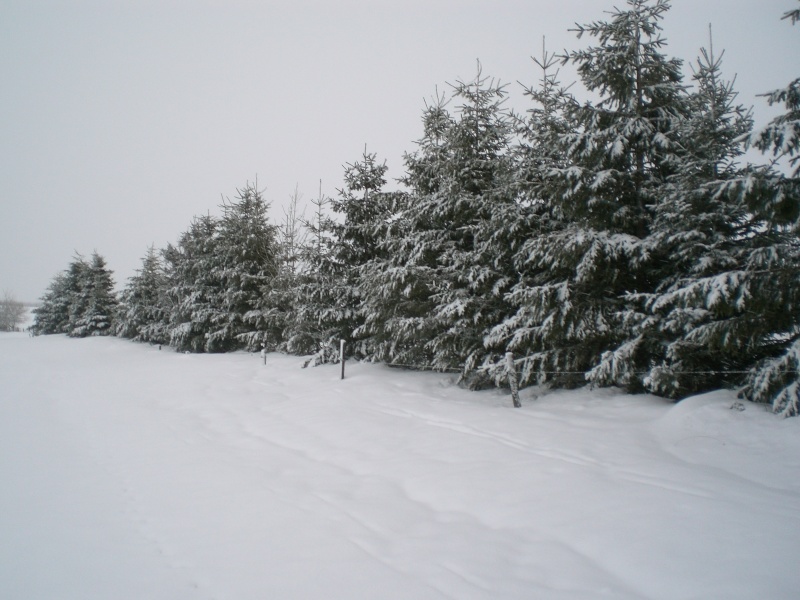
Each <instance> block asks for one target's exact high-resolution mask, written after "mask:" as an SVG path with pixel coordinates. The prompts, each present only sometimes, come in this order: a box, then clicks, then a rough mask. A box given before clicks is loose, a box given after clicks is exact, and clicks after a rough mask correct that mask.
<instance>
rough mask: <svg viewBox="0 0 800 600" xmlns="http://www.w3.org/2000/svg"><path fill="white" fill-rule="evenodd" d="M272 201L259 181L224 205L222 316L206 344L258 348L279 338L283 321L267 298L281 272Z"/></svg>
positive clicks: (219, 271) (221, 229) (219, 274)
mask: <svg viewBox="0 0 800 600" xmlns="http://www.w3.org/2000/svg"><path fill="white" fill-rule="evenodd" d="M268 209H269V205H268V204H267V202H266V201H265V200H264V197H263V194H262V193H261V191H259V190H258V189H257V187H256V184H253V185H251V184H248V185H247V186H245V188H244V189H241V190H237V196H236V199H235V200H234V201H233V202H226V203H224V204H223V205H222V212H223V215H222V219H221V221H220V226H219V229H218V232H217V237H218V240H217V247H216V253H217V257H218V259H219V264H218V265H217V266H216V268H215V271H216V273H217V277H218V280H219V284H220V286H221V297H220V300H221V303H220V305H219V308H220V312H221V315H220V318H219V319H218V320H214V327H213V330H212V331H211V332H210V334H209V336H208V342H207V347H206V350H207V351H209V352H219V351H222V352H225V351H228V350H233V349H236V348H245V349H247V350H251V351H252V350H256V349H260V348H261V345H262V343H263V344H266V345H268V346H269V347H273V348H274V347H276V346H277V345H278V344H279V343H280V342H281V337H282V331H283V322H282V320H280V319H278V320H277V321H276V320H274V319H273V318H272V315H273V312H272V311H271V309H272V308H273V307H270V306H267V305H266V304H265V302H264V301H263V299H264V296H265V294H267V293H268V290H269V289H270V288H271V286H272V285H273V284H274V280H275V278H276V277H277V276H278V274H279V270H280V264H279V258H280V257H279V249H278V246H277V243H278V242H277V239H276V228H275V226H273V225H271V224H270V223H269V220H268V218H267V211H268Z"/></svg>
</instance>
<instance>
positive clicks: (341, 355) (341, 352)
mask: <svg viewBox="0 0 800 600" xmlns="http://www.w3.org/2000/svg"><path fill="white" fill-rule="evenodd" d="M339 361H341V363H342V377H341V379H344V340H339Z"/></svg>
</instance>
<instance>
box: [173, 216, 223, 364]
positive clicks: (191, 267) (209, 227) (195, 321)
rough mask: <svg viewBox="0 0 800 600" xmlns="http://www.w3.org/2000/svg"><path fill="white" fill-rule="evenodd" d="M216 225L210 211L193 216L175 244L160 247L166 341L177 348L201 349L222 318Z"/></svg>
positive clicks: (182, 350)
mask: <svg viewBox="0 0 800 600" xmlns="http://www.w3.org/2000/svg"><path fill="white" fill-rule="evenodd" d="M217 227H218V222H217V220H216V219H215V218H213V217H212V216H211V215H204V216H201V217H195V219H194V220H193V221H192V224H191V225H190V226H189V229H188V230H187V231H185V232H184V233H183V234H181V236H180V239H179V240H178V244H177V246H173V245H172V244H169V245H167V248H166V249H164V251H163V257H164V267H165V275H166V280H167V284H166V288H167V291H166V297H167V302H168V304H169V306H170V311H169V328H168V333H169V340H170V341H169V343H170V345H171V346H173V347H174V348H175V350H176V351H178V352H205V351H206V350H207V348H206V342H207V340H208V336H209V335H210V333H211V331H214V330H215V328H216V327H217V324H218V323H219V322H221V320H222V319H223V314H222V311H221V308H220V305H221V300H220V297H221V295H222V292H221V284H220V281H219V273H218V256H217V248H216V244H217V239H216V232H217Z"/></svg>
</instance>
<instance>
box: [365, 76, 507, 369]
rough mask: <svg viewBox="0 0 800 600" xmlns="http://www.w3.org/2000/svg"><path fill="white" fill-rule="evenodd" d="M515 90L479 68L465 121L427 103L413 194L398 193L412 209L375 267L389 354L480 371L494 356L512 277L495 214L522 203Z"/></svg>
mask: <svg viewBox="0 0 800 600" xmlns="http://www.w3.org/2000/svg"><path fill="white" fill-rule="evenodd" d="M505 96H506V92H505V89H504V87H503V86H501V85H499V84H498V83H497V82H495V81H494V80H490V79H489V78H488V77H485V76H484V75H483V74H482V73H481V70H480V65H479V68H478V73H477V75H476V77H475V79H474V80H472V81H469V82H461V81H459V82H457V84H456V85H454V86H453V97H454V98H456V99H457V100H458V101H459V102H460V103H461V105H460V107H459V114H458V118H456V119H454V118H452V117H451V116H450V115H449V113H448V112H447V110H446V103H445V102H444V100H443V99H442V98H437V101H436V103H434V104H433V105H432V106H430V107H427V108H426V111H425V113H424V119H423V123H424V126H425V135H424V137H423V139H422V140H421V141H420V142H419V148H418V150H417V152H416V153H414V154H412V155H407V156H406V169H407V175H406V177H405V179H404V183H405V184H406V185H407V186H408V188H409V189H410V192H409V194H408V195H407V196H401V197H398V201H399V202H396V204H399V205H400V206H401V207H402V210H401V212H400V213H399V215H398V218H397V219H396V220H395V222H393V223H392V226H391V229H390V232H391V235H390V236H389V237H388V238H387V240H386V241H385V242H384V245H383V249H382V256H379V257H378V261H376V262H375V263H374V264H372V265H371V266H370V267H369V268H368V270H367V271H366V273H368V275H369V277H368V280H369V282H370V288H369V290H368V295H369V296H370V299H369V300H368V306H367V307H366V309H365V310H366V311H367V312H368V314H369V315H370V316H369V317H368V320H369V321H370V322H369V325H371V326H372V328H373V329H372V332H373V333H374V334H378V337H379V339H380V338H381V337H382V338H383V340H385V341H382V344H379V345H378V346H376V349H377V351H378V357H379V358H381V359H385V360H390V361H392V362H405V361H413V362H411V364H416V365H425V366H428V365H430V366H431V367H433V368H435V369H442V370H444V369H459V370H462V372H463V374H464V375H471V374H472V373H473V371H474V370H475V368H476V367H477V366H479V365H481V364H482V363H483V362H484V360H485V358H486V348H485V347H484V344H483V338H484V335H485V333H486V332H487V331H488V329H489V328H490V327H491V326H493V325H494V324H495V323H497V322H498V321H499V320H500V319H502V317H503V316H504V315H505V312H506V310H507V307H506V305H505V303H504V301H503V292H504V291H505V288H506V287H507V286H508V285H509V282H510V281H511V279H510V278H509V268H510V263H511V261H510V258H509V256H508V254H509V250H510V249H509V248H508V245H507V243H506V240H504V239H503V238H502V236H500V235H498V231H497V229H496V226H497V222H496V221H495V220H494V217H495V215H496V213H497V211H498V210H499V209H500V207H501V206H504V205H512V204H513V203H514V191H513V186H512V176H511V174H512V168H511V160H510V157H509V151H508V149H509V145H510V137H511V134H512V127H511V122H510V118H509V115H508V113H507V111H506V110H505V109H504V107H503V103H504V100H505ZM400 203H402V204H400ZM387 300H388V302H387ZM381 304H384V306H380V305H381ZM387 313H388V314H387ZM381 334H383V335H382V336H381ZM387 334H388V335H387Z"/></svg>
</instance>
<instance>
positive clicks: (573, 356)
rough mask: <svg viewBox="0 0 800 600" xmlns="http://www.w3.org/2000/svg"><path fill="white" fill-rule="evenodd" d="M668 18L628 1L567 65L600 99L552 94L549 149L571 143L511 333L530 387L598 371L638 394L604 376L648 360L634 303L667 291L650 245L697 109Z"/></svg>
mask: <svg viewBox="0 0 800 600" xmlns="http://www.w3.org/2000/svg"><path fill="white" fill-rule="evenodd" d="M668 8H669V5H668V3H667V2H665V1H664V0H656V1H654V2H650V1H646V0H628V1H627V8H626V9H617V10H615V11H614V12H613V13H612V14H611V19H610V20H609V21H602V22H595V23H591V24H589V25H584V26H578V27H577V30H576V32H577V34H578V37H581V36H583V35H589V36H591V37H593V38H596V39H597V40H598V42H599V44H598V45H597V46H594V47H590V48H587V49H585V50H580V51H576V52H572V53H571V54H569V55H567V56H565V57H564V58H563V60H564V62H572V63H573V64H575V65H577V70H578V73H579V75H580V77H581V80H582V82H583V84H584V86H585V87H586V88H587V89H588V90H589V91H590V92H592V93H594V94H596V95H598V96H599V97H600V100H599V101H598V102H596V103H595V102H587V103H585V104H578V103H576V102H572V101H568V100H567V101H564V99H563V98H559V96H557V95H555V94H553V93H552V91H551V93H550V97H552V99H553V101H556V100H559V102H558V104H556V105H555V106H556V108H558V109H559V110H562V111H563V117H560V116H556V118H555V120H554V119H553V117H550V119H551V120H550V123H549V124H547V125H545V128H544V135H546V136H547V137H546V138H545V139H548V138H550V139H552V134H553V132H558V133H559V135H558V137H557V139H556V140H555V141H554V142H555V147H556V151H555V152H553V151H551V152H549V153H548V154H545V155H544V160H545V162H546V165H547V168H546V171H544V172H542V171H541V170H539V171H538V172H539V173H542V174H543V175H544V177H543V178H542V183H541V184H540V185H539V189H541V192H542V195H541V198H542V201H543V202H544V203H545V204H546V220H547V223H546V228H545V230H544V231H542V233H541V234H540V235H538V236H537V237H536V238H535V239H533V240H530V242H529V243H527V244H526V245H525V247H524V256H522V257H519V258H518V261H519V262H522V263H523V264H524V265H525V269H526V273H529V274H530V275H528V276H527V277H526V279H524V280H523V281H522V282H521V284H520V285H518V286H516V287H515V289H514V291H513V296H512V297H513V300H514V302H515V303H516V304H518V305H519V309H518V311H517V315H516V316H515V317H514V318H512V321H511V323H515V324H517V325H518V326H519V327H521V328H522V329H521V331H512V330H510V328H509V329H507V331H506V332H505V333H506V335H508V336H509V348H510V349H514V350H519V351H521V352H524V354H525V356H524V359H522V361H521V362H522V363H523V366H524V369H523V382H529V381H533V380H536V381H545V380H549V381H551V382H553V383H554V384H556V385H579V384H581V383H583V382H584V381H585V377H586V375H587V374H589V373H590V372H591V375H590V378H591V380H592V381H593V382H594V383H598V384H603V385H605V384H611V383H621V384H632V383H635V382H634V381H633V380H632V377H631V375H632V373H631V372H630V371H629V370H626V371H625V372H620V371H619V370H615V369H613V368H611V369H609V368H605V367H603V368H601V369H597V370H595V371H593V372H592V369H594V368H595V367H597V366H598V365H599V364H600V362H601V360H602V359H603V357H606V359H608V358H609V355H608V354H606V353H608V352H610V351H612V350H614V349H617V353H616V354H617V356H618V355H619V353H620V352H622V353H626V354H628V355H634V354H636V353H639V352H643V353H644V354H646V353H647V352H648V349H647V348H646V346H642V345H641V344H640V343H639V342H640V341H641V340H640V339H639V338H638V337H637V331H636V330H637V328H638V327H639V325H640V324H641V322H642V320H643V319H644V318H645V315H644V314H643V311H642V309H641V307H640V306H639V304H638V303H636V302H633V301H631V299H630V297H629V294H631V293H633V294H636V293H647V292H651V291H654V290H655V289H656V288H657V286H658V284H659V283H660V282H659V279H658V270H657V269H653V264H657V263H659V262H660V261H663V260H666V257H661V256H654V255H653V254H652V253H651V248H650V247H649V246H648V244H647V238H648V236H649V235H650V234H651V233H652V226H653V220H654V207H655V206H657V205H658V203H659V202H660V201H661V200H662V194H663V191H664V189H665V188H664V185H665V183H666V181H667V180H668V178H669V177H670V176H671V175H673V174H674V173H675V171H676V169H677V166H676V163H675V154H676V153H678V152H679V135H680V125H681V122H682V119H683V118H684V115H685V114H686V112H687V110H688V107H687V105H686V100H685V93H684V92H683V88H682V83H681V63H680V61H677V60H674V59H668V58H666V57H665V56H664V55H663V54H662V53H661V49H662V47H663V46H664V40H663V38H662V37H661V35H660V32H661V27H660V21H661V20H662V19H663V17H664V13H665V12H666V11H667V10H668ZM547 97H548V96H545V99H547ZM565 124H566V125H568V126H569V129H564V126H565ZM540 221H541V219H540ZM520 259H522V260H520ZM514 319H516V321H515V320H514ZM498 333H500V331H498V330H495V332H494V334H498ZM628 362H629V363H630V362H636V361H628Z"/></svg>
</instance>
